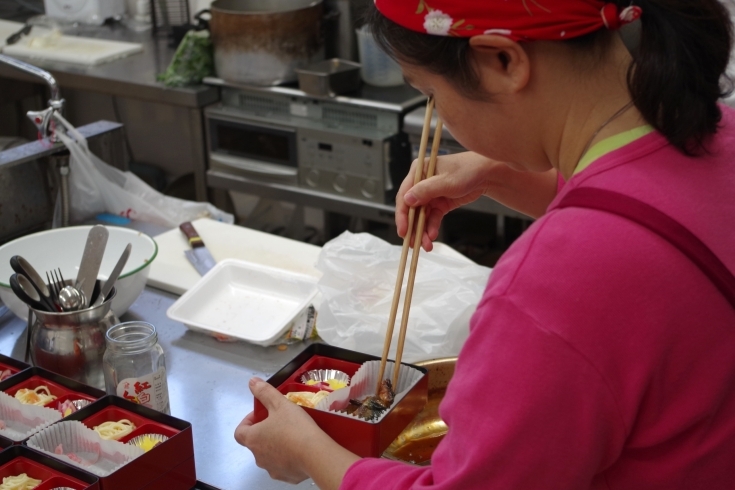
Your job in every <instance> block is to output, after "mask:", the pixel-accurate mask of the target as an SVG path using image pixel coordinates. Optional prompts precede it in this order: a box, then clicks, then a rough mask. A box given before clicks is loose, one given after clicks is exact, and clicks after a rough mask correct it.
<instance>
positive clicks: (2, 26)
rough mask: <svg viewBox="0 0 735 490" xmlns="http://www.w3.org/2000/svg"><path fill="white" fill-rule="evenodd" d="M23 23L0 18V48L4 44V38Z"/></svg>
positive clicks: (16, 30)
mask: <svg viewBox="0 0 735 490" xmlns="http://www.w3.org/2000/svg"><path fill="white" fill-rule="evenodd" d="M22 27H23V24H21V23H20V22H11V21H9V20H2V19H0V48H2V47H3V46H5V40H6V39H7V38H8V37H10V36H12V35H13V34H15V33H16V32H18V31H19V30H21V28H22Z"/></svg>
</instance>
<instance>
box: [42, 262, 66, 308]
mask: <svg viewBox="0 0 735 490" xmlns="http://www.w3.org/2000/svg"><path fill="white" fill-rule="evenodd" d="M50 274H51V278H50V279H49V273H48V272H47V273H46V279H47V280H48V282H49V289H51V292H52V293H53V295H54V297H53V298H51V299H52V300H53V302H54V303H56V304H57V305H58V304H59V293H61V290H62V289H64V286H66V281H64V276H63V275H62V274H61V269H56V270H52V271H51V273H50Z"/></svg>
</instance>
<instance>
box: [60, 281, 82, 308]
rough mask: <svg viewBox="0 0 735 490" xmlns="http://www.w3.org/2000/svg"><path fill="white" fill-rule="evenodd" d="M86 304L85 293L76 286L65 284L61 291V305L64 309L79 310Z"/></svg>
mask: <svg viewBox="0 0 735 490" xmlns="http://www.w3.org/2000/svg"><path fill="white" fill-rule="evenodd" d="M86 304H87V299H86V298H85V297H84V293H82V292H81V291H80V290H78V289H77V288H75V287H74V286H64V287H63V288H61V291H59V306H61V309H62V310H64V311H77V310H78V309H80V308H82V307H83V306H84V305H86Z"/></svg>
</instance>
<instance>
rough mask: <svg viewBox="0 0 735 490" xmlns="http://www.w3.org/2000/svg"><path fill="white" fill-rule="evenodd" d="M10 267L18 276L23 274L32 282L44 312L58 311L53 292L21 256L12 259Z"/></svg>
mask: <svg viewBox="0 0 735 490" xmlns="http://www.w3.org/2000/svg"><path fill="white" fill-rule="evenodd" d="M10 267H11V268H12V269H13V270H14V271H15V272H16V273H18V274H22V275H23V276H25V277H26V279H27V280H28V281H29V282H30V284H31V286H32V287H33V288H34V289H35V290H36V292H37V293H38V296H39V297H40V299H39V301H40V302H41V303H43V304H44V306H45V307H44V308H42V309H43V310H46V311H56V305H55V304H54V298H53V297H52V295H51V291H50V290H49V288H48V286H47V285H46V283H45V282H44V280H43V278H42V277H41V276H40V274H39V273H38V272H36V269H34V268H33V266H32V265H31V264H30V263H29V262H28V261H27V260H26V259H24V258H23V257H21V256H20V255H14V256H13V257H11V258H10Z"/></svg>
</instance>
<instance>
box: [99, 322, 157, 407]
mask: <svg viewBox="0 0 735 490" xmlns="http://www.w3.org/2000/svg"><path fill="white" fill-rule="evenodd" d="M105 337H106V343H107V350H106V351H105V355H104V358H103V361H102V362H103V369H104V373H105V386H106V388H107V393H109V394H111V395H117V396H120V397H122V398H125V399H126V400H130V401H132V402H135V403H139V404H140V405H144V406H146V407H150V408H153V409H155V410H158V411H159V412H163V413H167V414H170V413H171V410H170V407H169V400H168V384H167V382H166V359H165V357H164V354H163V348H162V347H161V346H160V345H159V343H158V333H156V327H154V326H153V325H151V324H150V323H145V322H126V323H120V324H118V325H115V326H113V327H111V328H110V329H109V330H108V331H107V334H106V335H105Z"/></svg>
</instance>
